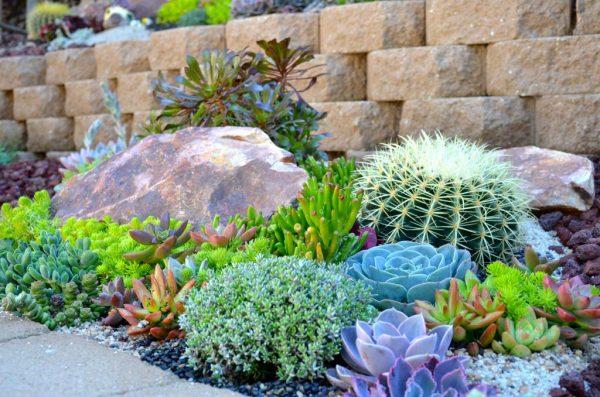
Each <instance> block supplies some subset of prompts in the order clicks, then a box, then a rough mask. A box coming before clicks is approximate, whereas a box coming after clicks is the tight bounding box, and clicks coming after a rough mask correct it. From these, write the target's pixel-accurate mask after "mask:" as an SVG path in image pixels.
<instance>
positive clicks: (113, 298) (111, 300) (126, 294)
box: [97, 277, 139, 327]
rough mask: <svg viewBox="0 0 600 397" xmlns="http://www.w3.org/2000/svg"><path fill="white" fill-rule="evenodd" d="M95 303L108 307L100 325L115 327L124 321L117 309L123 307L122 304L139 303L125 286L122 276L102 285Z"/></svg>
mask: <svg viewBox="0 0 600 397" xmlns="http://www.w3.org/2000/svg"><path fill="white" fill-rule="evenodd" d="M97 303H98V304H99V305H100V306H105V307H109V308H110V309H109V311H108V315H107V316H106V317H105V318H103V319H102V325H108V326H111V327H116V326H118V325H121V323H122V322H123V321H124V319H123V317H121V314H120V313H119V310H118V309H121V308H124V305H126V304H129V305H135V304H139V302H137V299H136V297H135V295H134V293H133V290H132V289H131V288H125V283H124V282H123V278H122V277H117V278H115V279H114V280H113V281H110V282H109V283H107V284H105V285H103V286H102V292H100V295H98V298H97Z"/></svg>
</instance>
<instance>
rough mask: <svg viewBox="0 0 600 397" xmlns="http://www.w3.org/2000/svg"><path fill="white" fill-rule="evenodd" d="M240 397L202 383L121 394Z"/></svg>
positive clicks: (157, 396)
mask: <svg viewBox="0 0 600 397" xmlns="http://www.w3.org/2000/svg"><path fill="white" fill-rule="evenodd" d="M168 396H177V397H242V395H241V394H238V393H235V392H233V391H231V390H227V389H215V388H214V387H211V386H208V385H204V384H202V383H192V382H185V381H183V382H177V383H175V384H171V385H165V386H156V387H152V388H149V389H138V390H134V391H130V392H128V393H125V394H123V397H168Z"/></svg>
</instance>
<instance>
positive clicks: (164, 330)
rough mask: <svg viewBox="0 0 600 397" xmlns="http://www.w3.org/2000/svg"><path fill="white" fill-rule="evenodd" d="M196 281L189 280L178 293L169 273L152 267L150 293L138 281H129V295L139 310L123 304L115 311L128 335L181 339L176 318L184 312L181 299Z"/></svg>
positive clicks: (181, 332)
mask: <svg viewBox="0 0 600 397" xmlns="http://www.w3.org/2000/svg"><path fill="white" fill-rule="evenodd" d="M195 282H196V280H190V281H189V282H187V283H186V284H185V285H184V286H183V287H181V289H180V290H179V291H177V283H176V281H175V276H174V274H173V271H172V270H170V269H169V270H167V271H166V272H164V271H163V270H162V269H161V268H160V266H159V265H156V268H155V269H154V274H153V275H151V276H150V284H151V288H150V291H149V290H148V289H147V288H146V286H145V285H144V283H143V282H142V281H141V280H133V291H134V292H135V295H136V296H137V297H138V299H139V301H140V302H141V304H142V307H137V306H134V305H129V304H126V305H124V308H122V309H118V310H119V314H120V315H121V316H122V317H123V318H124V319H125V321H127V322H128V323H129V324H130V325H131V326H130V327H129V329H128V330H127V333H128V334H129V335H132V336H133V335H141V334H145V333H150V334H151V335H152V336H154V337H155V338H156V339H165V338H166V339H173V338H181V337H183V336H184V332H183V331H182V330H180V329H179V325H178V324H177V320H178V317H179V316H180V315H181V314H183V312H184V311H185V308H184V305H183V300H182V297H183V295H184V294H185V293H186V292H187V291H188V290H190V289H191V288H192V287H193V286H194V284H195Z"/></svg>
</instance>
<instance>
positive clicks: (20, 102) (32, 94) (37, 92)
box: [14, 85, 65, 120]
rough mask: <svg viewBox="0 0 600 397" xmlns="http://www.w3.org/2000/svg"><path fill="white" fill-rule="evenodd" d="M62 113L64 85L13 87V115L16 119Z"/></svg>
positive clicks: (37, 117) (59, 114) (51, 115)
mask: <svg viewBox="0 0 600 397" xmlns="http://www.w3.org/2000/svg"><path fill="white" fill-rule="evenodd" d="M64 115H65V89H64V87H62V86H57V85H38V86H35V87H22V88H16V89H15V91H14V116H15V119H16V120H26V119H39V118H45V117H62V116H64Z"/></svg>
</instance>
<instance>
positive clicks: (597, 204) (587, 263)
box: [540, 161, 600, 285]
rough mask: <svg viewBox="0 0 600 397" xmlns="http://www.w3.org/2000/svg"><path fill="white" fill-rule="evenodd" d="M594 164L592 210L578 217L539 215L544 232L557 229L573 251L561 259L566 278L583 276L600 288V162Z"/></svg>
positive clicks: (553, 213)
mask: <svg viewBox="0 0 600 397" xmlns="http://www.w3.org/2000/svg"><path fill="white" fill-rule="evenodd" d="M594 165H595V183H596V198H595V200H594V205H593V206H592V208H591V209H589V210H588V211H585V212H580V213H577V214H567V213H563V212H560V211H554V212H550V213H546V214H543V215H541V216H540V224H541V225H542V227H543V228H544V229H545V230H554V231H556V234H557V235H558V238H559V239H560V241H561V242H562V243H563V244H564V245H565V246H567V247H569V248H571V249H572V250H573V253H572V254H569V255H567V256H565V257H563V258H562V259H561V263H562V265H563V278H571V277H574V276H577V275H583V278H584V281H585V282H588V283H592V284H595V285H600V161H596V162H595V163H594Z"/></svg>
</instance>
